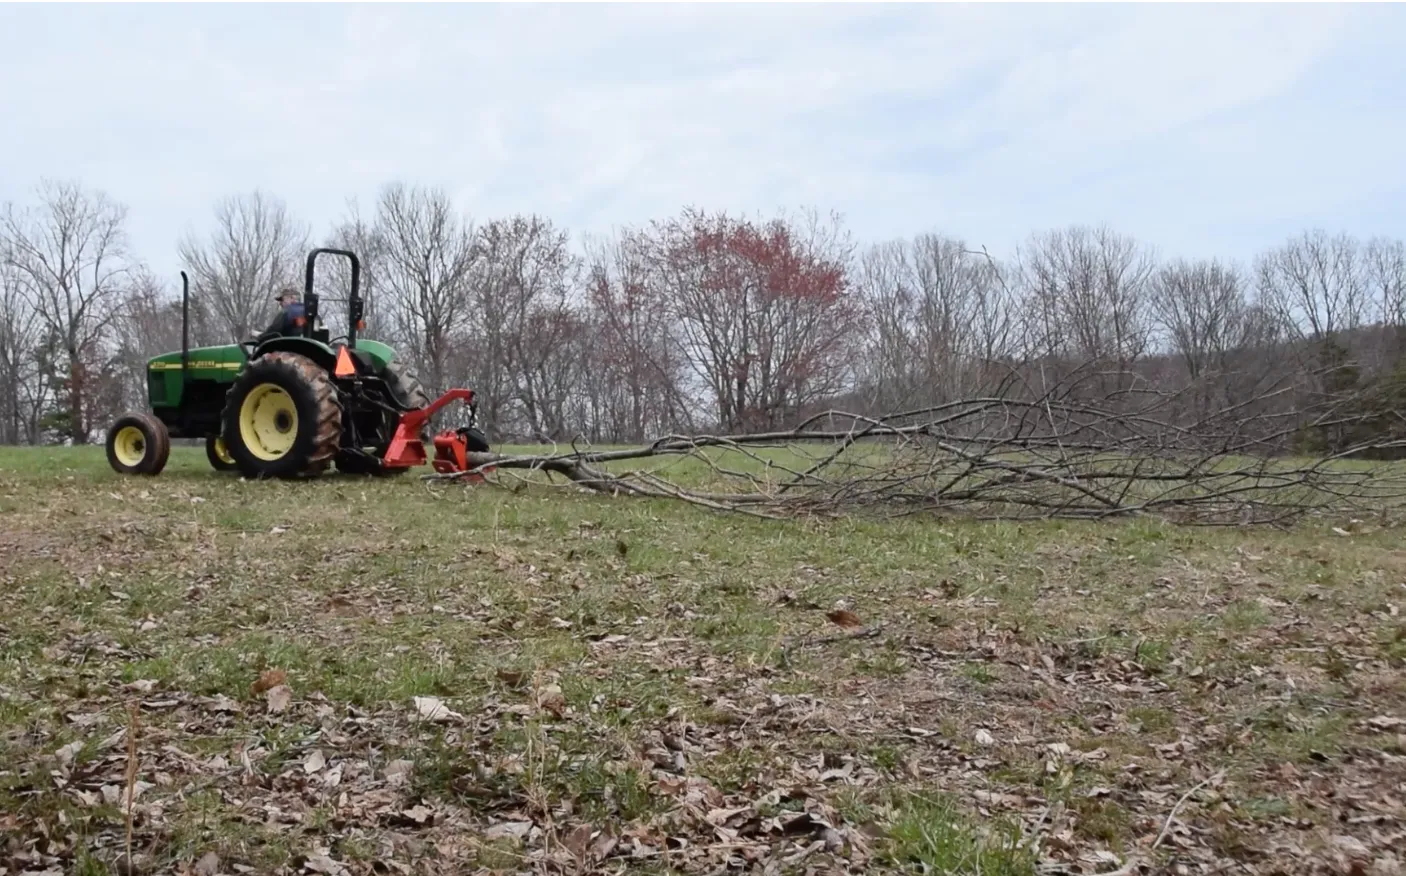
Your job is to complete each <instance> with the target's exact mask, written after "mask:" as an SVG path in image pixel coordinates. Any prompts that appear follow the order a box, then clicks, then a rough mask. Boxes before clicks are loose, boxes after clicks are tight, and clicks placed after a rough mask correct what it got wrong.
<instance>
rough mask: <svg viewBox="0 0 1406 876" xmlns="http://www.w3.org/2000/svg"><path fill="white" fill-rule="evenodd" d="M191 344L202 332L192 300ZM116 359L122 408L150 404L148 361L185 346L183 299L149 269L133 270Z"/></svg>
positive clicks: (120, 313)
mask: <svg viewBox="0 0 1406 876" xmlns="http://www.w3.org/2000/svg"><path fill="white" fill-rule="evenodd" d="M191 304H192V320H191V321H192V323H193V325H192V326H191V336H192V340H191V343H192V344H193V345H194V344H196V343H197V341H196V338H197V337H198V336H199V334H200V329H201V328H202V326H201V325H200V321H199V317H198V315H197V313H196V311H195V308H194V304H195V302H194V301H192V302H191ZM114 327H115V328H116V329H117V331H116V332H115V334H116V343H115V346H116V351H115V355H114V361H115V363H116V365H117V373H118V376H119V380H120V392H119V398H120V404H119V406H120V407H122V408H142V407H145V406H146V363H147V360H148V359H150V358H151V357H152V356H156V355H159V354H161V353H167V352H171V351H173V350H179V349H180V348H181V340H182V338H181V301H180V297H179V296H178V295H173V294H172V293H171V292H170V290H169V289H168V288H167V285H166V284H165V283H164V282H163V281H162V280H161V278H159V277H157V276H156V275H155V274H153V273H152V272H151V271H149V270H146V269H145V268H142V269H139V270H137V271H134V272H133V277H132V282H131V285H130V288H129V289H128V291H127V294H126V295H125V296H124V297H123V301H122V307H121V308H120V310H119V311H118V314H117V318H116V320H115V321H114Z"/></svg>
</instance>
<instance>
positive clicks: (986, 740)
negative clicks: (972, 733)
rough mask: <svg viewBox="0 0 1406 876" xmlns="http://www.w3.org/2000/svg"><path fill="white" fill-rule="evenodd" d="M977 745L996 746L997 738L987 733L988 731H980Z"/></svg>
mask: <svg viewBox="0 0 1406 876" xmlns="http://www.w3.org/2000/svg"><path fill="white" fill-rule="evenodd" d="M976 744H977V745H995V744H996V737H994V736H992V735H991V734H990V733H989V732H987V731H986V730H978V731H976Z"/></svg>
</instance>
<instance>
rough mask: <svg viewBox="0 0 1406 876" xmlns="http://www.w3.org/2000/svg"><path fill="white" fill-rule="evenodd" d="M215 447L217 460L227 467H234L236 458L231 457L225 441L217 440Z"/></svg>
mask: <svg viewBox="0 0 1406 876" xmlns="http://www.w3.org/2000/svg"><path fill="white" fill-rule="evenodd" d="M214 445H215V458H216V459H218V460H219V461H220V462H223V463H225V464H226V465H234V457H233V456H230V455H229V448H228V447H226V446H225V439H223V438H216V439H215V441H214Z"/></svg>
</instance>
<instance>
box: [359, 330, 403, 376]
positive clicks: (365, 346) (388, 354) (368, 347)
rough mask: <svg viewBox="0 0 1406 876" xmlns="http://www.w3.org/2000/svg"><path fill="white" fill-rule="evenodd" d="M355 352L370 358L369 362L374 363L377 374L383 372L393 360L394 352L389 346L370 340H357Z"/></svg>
mask: <svg viewBox="0 0 1406 876" xmlns="http://www.w3.org/2000/svg"><path fill="white" fill-rule="evenodd" d="M356 351H357V352H358V353H365V354H366V355H368V356H370V357H371V361H372V362H374V363H375V366H376V373H377V374H380V373H381V372H382V371H385V370H386V366H387V365H389V364H391V361H392V360H393V359H395V350H393V349H391V346H390V344H383V343H381V342H380V341H373V340H371V339H370V338H357V339H356Z"/></svg>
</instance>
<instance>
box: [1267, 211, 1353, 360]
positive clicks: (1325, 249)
mask: <svg viewBox="0 0 1406 876" xmlns="http://www.w3.org/2000/svg"><path fill="white" fill-rule="evenodd" d="M1364 267H1365V264H1364V260H1363V258H1362V248H1361V246H1360V244H1359V243H1358V242H1357V240H1356V239H1355V238H1353V237H1351V236H1349V235H1346V234H1339V235H1335V236H1332V237H1329V236H1328V234H1327V232H1325V231H1322V230H1313V231H1307V232H1304V233H1303V234H1301V235H1299V236H1298V237H1295V238H1293V239H1291V240H1289V241H1288V242H1286V243H1285V244H1284V245H1282V246H1279V247H1276V248H1274V249H1271V250H1269V251H1267V252H1265V253H1262V254H1261V255H1260V257H1259V258H1258V259H1257V260H1256V262H1255V278H1256V285H1257V287H1258V290H1259V294H1260V297H1261V300H1262V301H1263V302H1264V303H1265V305H1266V306H1268V307H1270V308H1273V309H1274V310H1275V312H1276V313H1277V314H1278V315H1279V316H1280V317H1281V318H1282V319H1283V320H1284V323H1285V325H1286V326H1288V327H1289V328H1291V329H1292V330H1293V331H1294V332H1295V333H1296V334H1297V335H1298V336H1299V337H1300V338H1302V339H1305V340H1324V339H1330V338H1332V337H1333V336H1335V335H1336V334H1338V333H1339V332H1343V331H1350V330H1352V329H1355V328H1358V327H1359V326H1361V325H1362V324H1363V322H1364V320H1365V319H1366V318H1367V317H1368V315H1369V313H1370V307H1369V304H1368V285H1367V281H1366V278H1365V276H1364Z"/></svg>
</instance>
